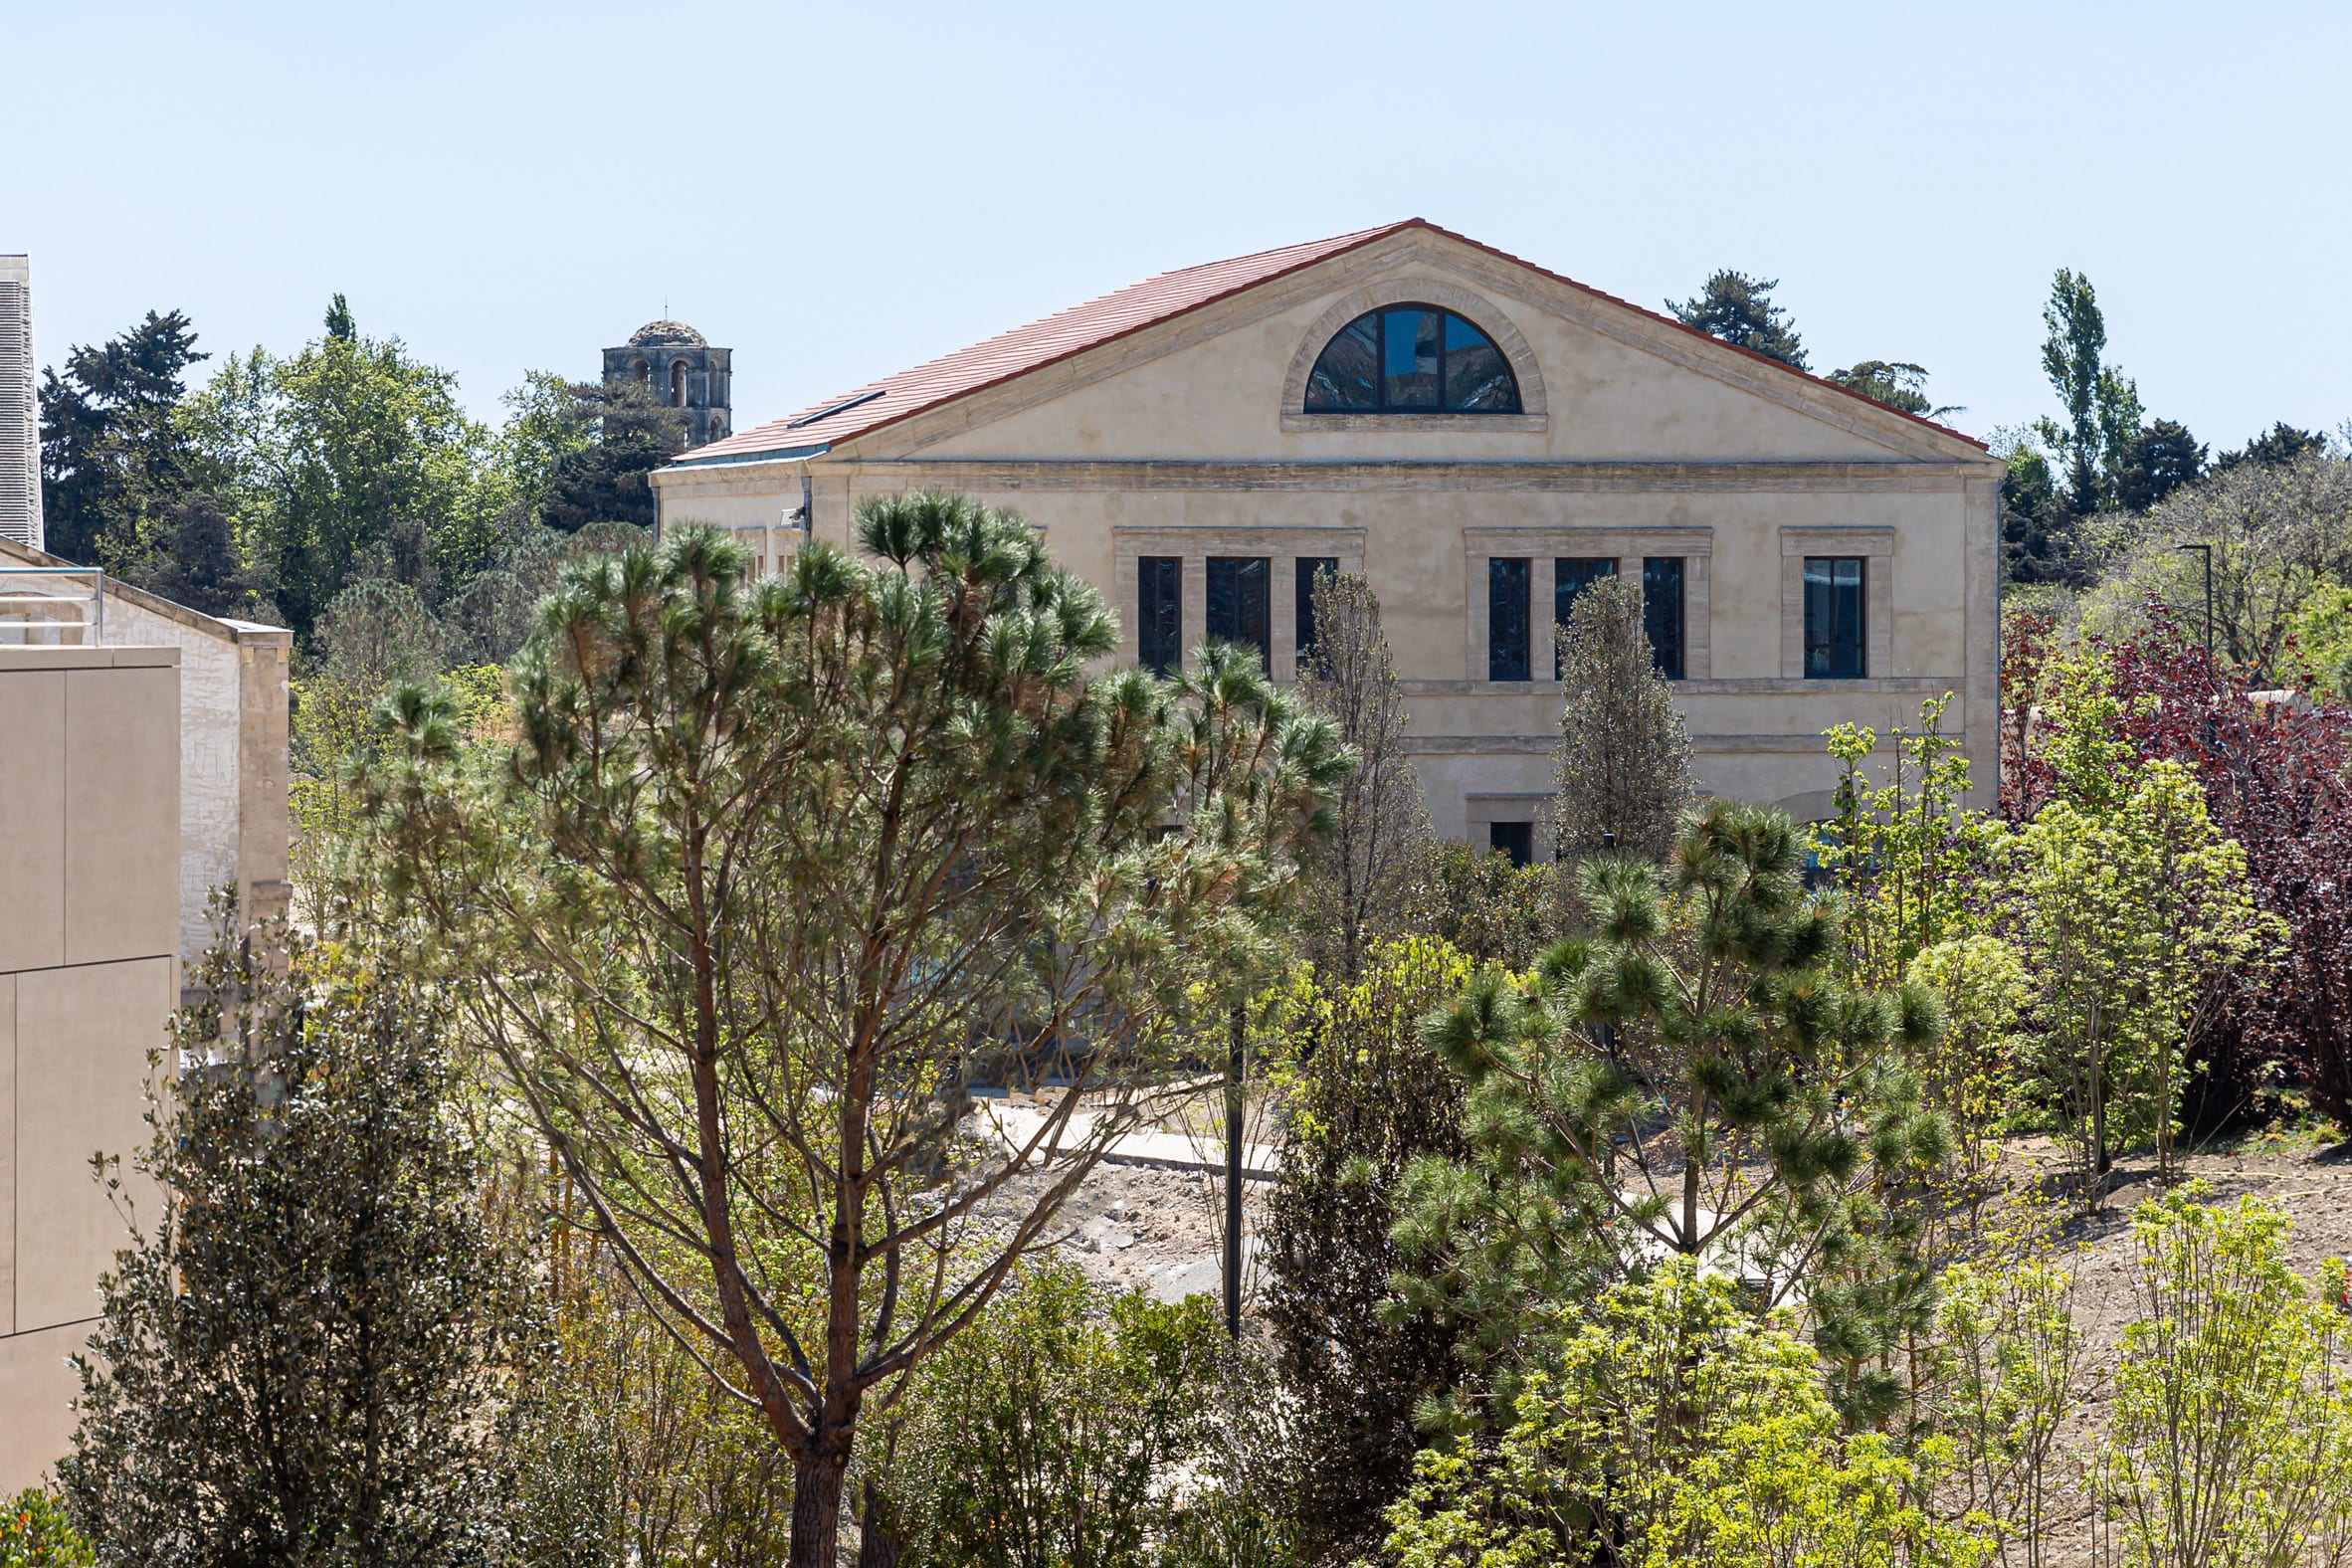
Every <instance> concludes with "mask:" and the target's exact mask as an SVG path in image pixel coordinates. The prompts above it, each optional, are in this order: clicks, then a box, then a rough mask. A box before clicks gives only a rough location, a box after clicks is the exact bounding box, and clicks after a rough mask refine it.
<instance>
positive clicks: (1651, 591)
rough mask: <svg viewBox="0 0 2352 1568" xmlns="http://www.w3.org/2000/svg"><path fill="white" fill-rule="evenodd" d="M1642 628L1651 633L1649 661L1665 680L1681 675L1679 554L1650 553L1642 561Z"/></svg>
mask: <svg viewBox="0 0 2352 1568" xmlns="http://www.w3.org/2000/svg"><path fill="white" fill-rule="evenodd" d="M1642 630H1644V631H1645V632H1648V633H1649V634H1650V663H1651V665H1652V666H1653V667H1654V668H1655V669H1656V670H1657V671H1658V673H1659V674H1660V675H1662V676H1665V677H1666V679H1667V680H1668V681H1679V680H1681V679H1682V557H1680V556H1679V555H1653V556H1651V557H1649V558H1648V559H1646V560H1644V561H1643V562H1642Z"/></svg>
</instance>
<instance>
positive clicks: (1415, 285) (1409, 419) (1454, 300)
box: [1277, 278, 1551, 434]
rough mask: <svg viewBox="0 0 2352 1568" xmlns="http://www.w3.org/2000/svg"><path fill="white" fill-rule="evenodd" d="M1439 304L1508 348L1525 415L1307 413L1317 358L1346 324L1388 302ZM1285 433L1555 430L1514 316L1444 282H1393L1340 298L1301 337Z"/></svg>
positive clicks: (1286, 390)
mask: <svg viewBox="0 0 2352 1568" xmlns="http://www.w3.org/2000/svg"><path fill="white" fill-rule="evenodd" d="M1392 304H1434V305H1437V306H1439V307H1441V308H1443V309H1447V310H1451V311H1453V312H1454V313H1455V314H1456V315H1459V316H1461V317H1462V318H1463V319H1464V320H1466V321H1468V322H1470V325H1472V326H1474V327H1476V328H1477V329H1478V330H1479V331H1481V332H1483V333H1485V334H1486V337H1487V340H1488V341H1490V342H1491V343H1493V344H1494V346H1495V347H1496V348H1498V349H1500V350H1501V351H1502V356H1503V358H1505V359H1507V360H1509V361H1510V367H1511V378H1512V379H1513V380H1515V381H1517V382H1518V384H1519V412H1517V413H1516V414H1477V413H1463V412H1455V413H1443V412H1440V413H1429V414H1309V413H1307V412H1305V408H1306V379H1307V377H1308V376H1309V375H1311V374H1313V372H1314V367H1315V361H1316V360H1317V359H1319V358H1320V357H1322V352H1323V350H1324V349H1325V348H1326V347H1328V346H1329V345H1330V342H1331V339H1332V338H1334V337H1336V336H1338V335H1339V331H1340V329H1341V328H1342V327H1344V326H1346V325H1347V324H1348V323H1349V322H1350V321H1353V320H1354V319H1355V318H1356V317H1357V316H1360V315H1362V314H1364V313H1365V312H1367V311H1370V310H1377V309H1379V308H1381V307H1382V306H1383V305H1392ZM1277 413H1278V415H1279V417H1280V421H1281V428H1282V429H1283V430H1284V431H1289V432H1300V431H1317V430H1387V431H1407V430H1430V431H1436V430H1442V431H1447V432H1449V433H1453V434H1460V433H1461V432H1463V431H1465V430H1481V431H1484V430H1503V431H1545V430H1549V429H1551V417H1550V405H1549V403H1548V401H1547V399H1546V397H1545V393H1544V386H1543V372H1542V371H1541V370H1540V369H1538V368H1537V367H1536V363H1535V351H1534V349H1532V348H1530V347H1529V346H1528V343H1527V338H1526V336H1525V334H1523V333H1522V332H1520V330H1519V328H1518V327H1517V325H1516V324H1514V323H1513V322H1512V320H1511V318H1510V317H1509V316H1507V315H1505V314H1504V313H1503V312H1502V309H1501V307H1500V306H1498V305H1496V304H1495V303H1494V301H1493V300H1491V299H1489V298H1487V297H1486V296H1485V295H1483V294H1472V293H1471V292H1470V291H1469V290H1468V289H1465V288H1463V287H1462V286H1461V285H1460V284H1456V283H1448V282H1446V281H1445V280H1443V279H1438V278H1393V279H1389V280H1387V281H1386V282H1383V283H1376V284H1368V285H1366V286H1365V287H1363V288H1361V289H1358V290H1355V291H1353V292H1352V293H1349V294H1342V295H1341V296H1340V297H1339V298H1338V299H1337V300H1336V301H1334V302H1333V303H1332V305H1331V307H1330V308H1329V309H1327V310H1325V311H1324V312H1323V313H1322V314H1321V315H1319V316H1317V317H1316V318H1315V324H1314V325H1313V326H1311V327H1308V328H1307V331H1306V335H1305V336H1304V337H1303V338H1301V339H1299V343H1298V347H1297V349H1296V351H1295V352H1293V353H1292V354H1291V356H1290V370H1289V373H1288V374H1287V375H1286V376H1284V377H1283V378H1282V402H1281V407H1280V408H1279V410H1277Z"/></svg>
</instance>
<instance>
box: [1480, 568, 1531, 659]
mask: <svg viewBox="0 0 2352 1568" xmlns="http://www.w3.org/2000/svg"><path fill="white" fill-rule="evenodd" d="M1527 567H1528V561H1527V558H1526V557H1525V556H1501V555H1496V556H1492V557H1490V558H1488V560H1487V562H1486V679H1487V680H1489V681H1524V680H1526V679H1527V678H1528V677H1527V609H1528V604H1527V599H1528V593H1529V591H1530V590H1529V588H1528V583H1529V580H1530V574H1529V572H1528V570H1527Z"/></svg>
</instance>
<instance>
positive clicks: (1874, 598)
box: [1780, 523, 1895, 686]
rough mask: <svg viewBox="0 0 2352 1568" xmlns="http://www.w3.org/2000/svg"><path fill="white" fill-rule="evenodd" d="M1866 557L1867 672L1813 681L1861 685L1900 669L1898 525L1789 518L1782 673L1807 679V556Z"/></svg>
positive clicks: (1784, 542)
mask: <svg viewBox="0 0 2352 1568" xmlns="http://www.w3.org/2000/svg"><path fill="white" fill-rule="evenodd" d="M1808 555H1848V556H1853V555H1859V556H1861V557H1862V619H1863V625H1862V679H1861V680H1860V681H1851V680H1850V681H1826V680H1824V681H1811V682H1806V684H1807V685H1808V686H1862V685H1864V684H1866V683H1868V682H1870V681H1875V680H1881V679H1884V678H1886V677H1889V676H1892V675H1894V674H1895V669H1894V529H1893V527H1892V526H1891V525H1886V524H1878V523H1859V524H1819V525H1810V526H1809V525H1804V524H1790V525H1787V526H1784V527H1783V528H1782V529H1781V530H1780V674H1781V679H1782V680H1784V681H1804V680H1805V557H1807V556H1808Z"/></svg>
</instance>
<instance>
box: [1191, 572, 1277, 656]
mask: <svg viewBox="0 0 2352 1568" xmlns="http://www.w3.org/2000/svg"><path fill="white" fill-rule="evenodd" d="M1270 566H1271V563H1270V562H1269V561H1268V560H1267V558H1266V557H1265V556H1263V555H1212V556H1210V557H1209V603H1208V606H1207V621H1208V625H1207V628H1206V630H1207V633H1208V635H1209V636H1210V637H1211V638H1213V639H1215V640H1216V641H1218V642H1221V643H1239V644H1241V645H1242V646H1244V647H1246V648H1255V649H1257V650H1258V660H1259V663H1260V664H1261V665H1262V666H1263V667H1264V668H1266V669H1267V670H1270V671H1271V670H1272V669H1274V614H1273V607H1272V606H1271V605H1270V604H1269V603H1268V592H1267V590H1268V579H1269V578H1270V577H1271V576H1272V575H1273V573H1272V571H1271V570H1270Z"/></svg>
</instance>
